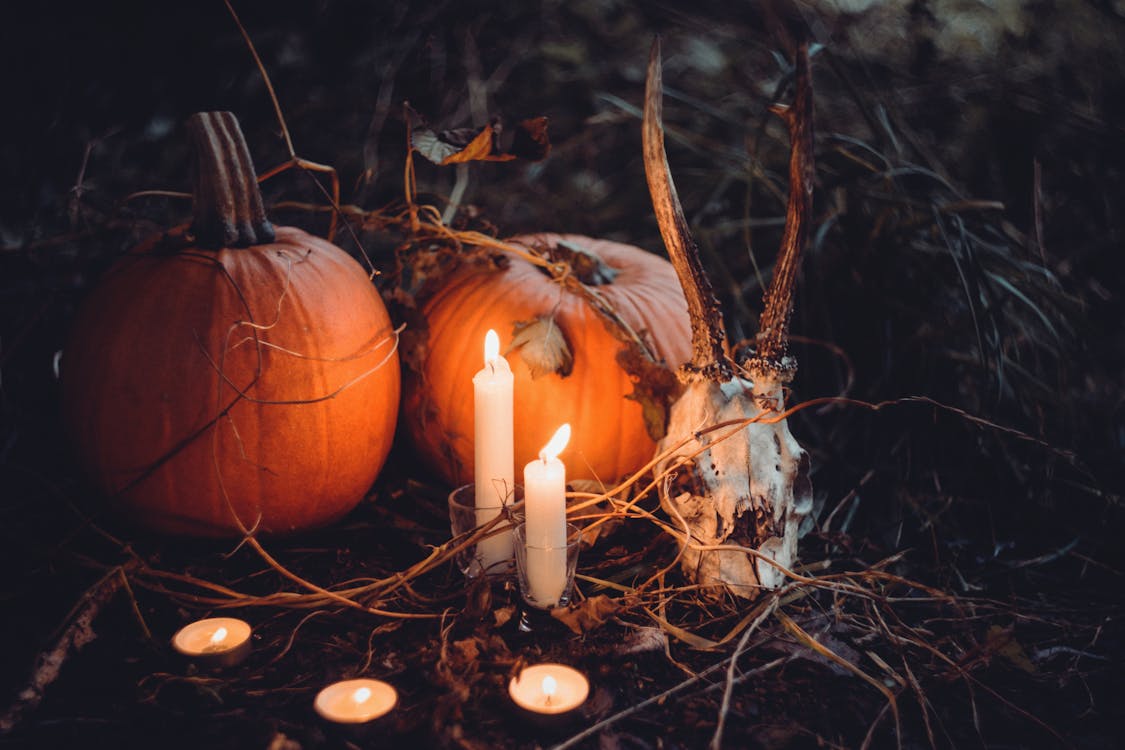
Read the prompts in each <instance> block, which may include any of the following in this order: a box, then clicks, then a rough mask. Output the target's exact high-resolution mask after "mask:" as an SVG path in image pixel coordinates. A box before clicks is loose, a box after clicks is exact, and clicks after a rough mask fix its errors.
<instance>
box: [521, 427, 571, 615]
mask: <svg viewBox="0 0 1125 750" xmlns="http://www.w3.org/2000/svg"><path fill="white" fill-rule="evenodd" d="M568 442H570V425H569V424H564V425H563V426H562V427H560V428H559V429H558V431H556V432H555V435H554V437H552V438H551V439H550V441H549V442H548V443H547V445H545V446H544V447H543V450H541V451H539V458H538V459H537V460H535V461H532V462H531V463H529V464H528V465H527V466H525V467H524V470H523V493H524V503H523V505H524V517H525V525H524V543H525V544H526V545H527V558H526V559H527V587H528V593H529V594H531V596H532V597H533V598H534V599H535V601H536V602H538V603H539V606H548V605H553V604H554V603H556V602H558V600H559V598H560V597H561V596H562V595H563V593H564V592H565V591H566V587H567V567H566V465H565V464H563V462H562V461H560V460H559V458H558V455H559V454H560V453H562V451H563V449H564V448H566V444H567V443H568Z"/></svg>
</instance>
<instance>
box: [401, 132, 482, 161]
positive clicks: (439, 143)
mask: <svg viewBox="0 0 1125 750" xmlns="http://www.w3.org/2000/svg"><path fill="white" fill-rule="evenodd" d="M492 136H493V132H492V126H491V125H485V126H484V128H483V129H481V130H479V131H478V130H471V129H469V128H458V129H457V130H443V131H441V132H438V133H435V132H434V131H433V130H430V129H429V128H419V129H416V130H412V131H411V133H410V145H411V146H413V147H414V150H415V151H417V152H418V153H420V154H421V155H422V156H424V157H426V158H427V159H429V160H430V161H432V162H433V163H434V164H440V165H441V166H443V167H444V166H447V165H449V164H462V163H464V162H467V161H483V160H485V159H487V158H488V156H489V154H491V153H492Z"/></svg>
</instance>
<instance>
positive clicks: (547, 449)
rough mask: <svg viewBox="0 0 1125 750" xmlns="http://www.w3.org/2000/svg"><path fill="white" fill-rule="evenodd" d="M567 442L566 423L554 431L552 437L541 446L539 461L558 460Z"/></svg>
mask: <svg viewBox="0 0 1125 750" xmlns="http://www.w3.org/2000/svg"><path fill="white" fill-rule="evenodd" d="M569 442H570V423H569V422H567V423H566V424H564V425H563V426H562V427H560V428H559V429H558V430H556V431H555V435H554V437H552V438H551V439H550V440H549V441H548V442H547V444H546V445H544V446H543V450H541V451H539V460H541V461H549V460H551V459H552V458H558V455H559V454H560V453H562V452H563V448H565V447H566V444H567V443H569Z"/></svg>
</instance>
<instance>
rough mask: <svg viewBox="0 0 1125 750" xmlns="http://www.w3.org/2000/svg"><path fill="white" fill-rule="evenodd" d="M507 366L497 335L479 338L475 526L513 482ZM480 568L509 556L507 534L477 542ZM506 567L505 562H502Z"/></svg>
mask: <svg viewBox="0 0 1125 750" xmlns="http://www.w3.org/2000/svg"><path fill="white" fill-rule="evenodd" d="M513 381H514V378H513V376H512V368H511V367H509V365H508V360H506V359H504V358H503V357H501V356H500V337H499V336H497V335H496V331H493V330H491V329H489V331H488V333H487V334H485V337H484V368H483V369H482V370H480V371H479V372H478V373H477V374H476V375H474V376H473V481H474V483H475V486H476V491H475V502H476V507H477V526H483V525H484V524H486V523H488V522H489V521H491V520H492V519H493V518H495V517H496V516H498V515H500V510H501V507H502V506H503V505H504V500H505V498H507V496H508V494H509V493H510V492H511V491H512V489H513V485H514V484H515V466H514V463H513V461H514V459H513V436H512V419H513V417H512V415H513V407H512V392H513ZM476 554H477V558H478V559H479V560H480V563H481V567H482V568H484V570H489V569H490V568H493V566H496V565H499V564H500V563H505V564H507V563H509V562H510V561H511V559H512V535H511V534H508V533H503V534H496V535H493V536H490V537H488V538H487V539H484V540H482V541H481V542H480V543H479V544H478V545H477V550H476ZM505 567H506V565H505Z"/></svg>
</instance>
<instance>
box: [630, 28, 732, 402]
mask: <svg viewBox="0 0 1125 750" xmlns="http://www.w3.org/2000/svg"><path fill="white" fill-rule="evenodd" d="M660 68H661V59H660V39H659V38H657V39H656V40H655V41H654V42H653V43H652V52H651V53H650V54H649V60H648V78H647V80H646V81H645V113H644V129H643V131H642V134H643V148H644V163H645V177H646V178H647V179H648V189H649V193H650V194H651V195H652V207H653V210H654V211H655V212H656V222H657V224H658V225H659V226H660V236H661V237H663V238H664V245H665V247H667V248H668V258H669V260H671V261H672V265H673V266H674V267H675V269H676V275H677V276H679V277H680V286H682V287H683V290H684V297H685V298H686V299H687V305H688V314H689V315H690V316H691V346H692V355H691V361H690V362H688V363H687V364H685V365H684V367H683V372H684V373H685V374H686V375H687V376H688V377H703V378H707V379H709V380H713V381H715V382H724V381H727V380H730V378H731V367H730V363H729V361H728V360H727V355H726V331H725V330H724V328H723V316H722V313H721V312H720V310H719V302H718V300H717V299H716V298H715V292H714V291H713V290H712V288H711V281H710V279H708V278H707V273H706V272H705V271H704V270H703V263H702V262H701V261H700V259H699V248H698V247H696V244H695V240H694V239H693V238H692V236H691V230H690V229H689V228H688V223H687V219H686V218H684V209H683V207H682V206H681V205H680V198H679V196H678V195H677V194H676V184H675V183H674V182H673V181H672V174H671V171H670V169H669V167H668V157H667V154H666V153H665V152H664V125H663V102H662V99H663V89H662V80H663V79H662V75H661V72H660Z"/></svg>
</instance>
